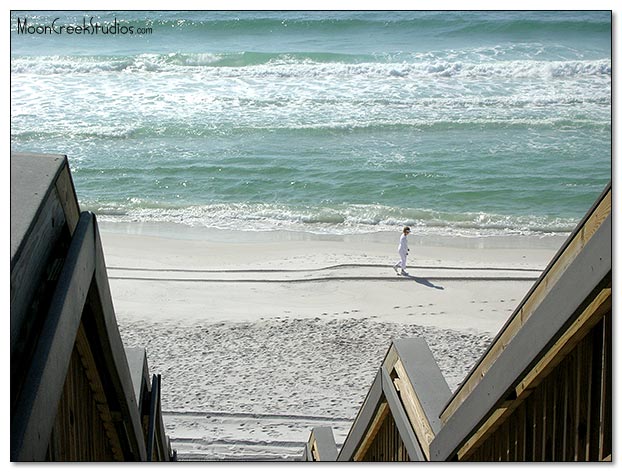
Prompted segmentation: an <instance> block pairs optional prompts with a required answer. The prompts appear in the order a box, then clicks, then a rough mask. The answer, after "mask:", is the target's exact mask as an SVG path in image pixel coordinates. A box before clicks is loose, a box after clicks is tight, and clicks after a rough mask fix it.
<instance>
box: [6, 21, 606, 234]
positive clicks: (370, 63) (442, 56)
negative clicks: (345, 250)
mask: <svg viewBox="0 0 622 472" xmlns="http://www.w3.org/2000/svg"><path fill="white" fill-rule="evenodd" d="M10 21H11V25H10V29H11V147H12V149H13V150H16V151H27V152H45V153H61V154H67V155H68V157H69V162H70V165H71V170H72V173H73V177H74V181H75V186H76V192H77V195H78V199H79V200H80V204H81V207H82V209H88V210H92V211H95V212H96V213H97V214H98V217H99V218H100V220H112V221H166V222H178V223H186V224H189V225H195V226H206V227H219V228H243V229H247V230H271V229H290V230H299V231H309V232H321V233H354V232H372V231H379V230H388V229H391V230H394V229H395V228H396V227H397V228H399V227H400V226H401V225H403V224H410V225H412V226H414V227H415V228H416V230H417V231H419V232H426V231H428V232H431V233H437V232H443V233H449V234H466V235H477V234H484V235H487V234H519V233H536V234H545V233H555V232H567V231H570V230H571V229H572V228H573V227H574V225H575V224H576V223H577V222H578V221H579V220H580V218H581V217H582V216H583V214H584V213H585V212H586V211H587V210H588V209H589V207H590V206H591V204H592V203H593V201H594V200H595V199H596V198H597V197H598V195H599V194H600V193H601V191H602V190H603V189H604V187H605V186H606V184H607V183H608V182H609V181H610V179H611V160H612V154H611V150H612V144H611V142H612V137H611V116H612V115H611V113H612V111H611V110H612V100H611V95H612V90H611V78H612V73H611V71H612V65H611V64H612V57H611V14H610V12H608V11H605V12H585V11H581V12H579V11H577V12H573V11H534V12H529V11H508V12H506V11H487V12H478V11H449V12H448V11H388V12H381V11H339V12H294V11H290V12H273V11H256V12H248V11H247V12H224V11H218V12H212V11H187V12H177V11H118V12H112V11H107V12H98V11H89V12H86V11H85V12H82V11H80V12H78V11H70V12H35V11H28V12H19V11H13V12H12V14H11V19H10Z"/></svg>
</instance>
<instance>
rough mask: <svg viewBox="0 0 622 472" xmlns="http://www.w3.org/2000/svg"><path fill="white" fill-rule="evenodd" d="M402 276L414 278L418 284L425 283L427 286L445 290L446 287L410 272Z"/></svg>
mask: <svg viewBox="0 0 622 472" xmlns="http://www.w3.org/2000/svg"><path fill="white" fill-rule="evenodd" d="M402 277H404V278H406V279H411V280H414V281H415V282H417V283H418V284H421V285H425V286H426V287H430V288H435V289H437V290H445V288H444V287H441V286H440V285H434V284H433V283H432V282H430V281H429V280H428V279H424V278H423V277H415V276H414V275H410V274H404V275H402Z"/></svg>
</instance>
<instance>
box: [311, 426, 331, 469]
mask: <svg viewBox="0 0 622 472" xmlns="http://www.w3.org/2000/svg"><path fill="white" fill-rule="evenodd" d="M312 436H313V438H314V439H315V447H316V450H317V453H318V456H319V460H320V461H322V462H326V461H329V462H334V461H336V460H337V444H336V443H335V436H334V435H333V430H332V428H330V427H328V426H319V427H316V428H313V431H312Z"/></svg>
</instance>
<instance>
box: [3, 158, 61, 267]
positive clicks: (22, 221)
mask: <svg viewBox="0 0 622 472" xmlns="http://www.w3.org/2000/svg"><path fill="white" fill-rule="evenodd" d="M65 166H67V157H66V156H62V155H47V154H26V153H11V267H13V261H14V260H16V258H17V257H19V253H20V251H21V249H22V247H23V245H24V243H25V242H26V241H27V240H28V236H29V233H30V232H31V231H32V230H33V228H34V227H35V226H36V225H37V221H38V217H39V215H40V214H41V213H42V212H43V213H44V210H43V208H44V203H45V202H46V200H47V199H48V198H49V196H50V193H52V192H54V191H55V186H54V183H55V182H56V179H57V178H58V175H59V174H60V172H61V171H62V169H63V167H65Z"/></svg>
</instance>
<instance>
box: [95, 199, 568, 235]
mask: <svg viewBox="0 0 622 472" xmlns="http://www.w3.org/2000/svg"><path fill="white" fill-rule="evenodd" d="M89 207H90V209H92V210H93V211H95V213H97V214H98V217H99V218H100V219H101V220H102V221H111V222H149V221H151V222H159V223H179V224H185V225H188V226H194V227H206V228H217V229H239V228H244V229H245V230H247V231H274V230H288V231H303V232H308V233H316V234H355V233H375V232H380V231H394V230H395V228H396V227H401V226H403V225H405V224H407V225H410V226H412V227H414V228H416V230H417V232H419V233H422V234H425V233H431V234H433V233H438V232H439V231H442V232H443V233H446V234H450V235H462V236H499V235H516V234H532V235H533V234H535V235H543V234H556V233H567V232H569V231H571V230H572V229H573V228H574V226H575V224H576V220H575V219H573V218H549V217H544V216H507V215H495V214H488V213H483V212H477V213H463V214H458V213H454V214H450V213H442V212H438V211H433V210H421V209H420V210H415V209H400V208H394V207H387V206H384V205H341V206H338V207H295V206H291V205H279V204H261V203H257V204H250V203H237V204H233V203H232V204H224V203H223V204H212V205H200V206H188V207H171V208H162V207H151V208H147V207H145V204H144V202H142V201H141V200H140V199H134V200H133V201H132V202H130V205H128V206H126V207H120V206H97V205H88V204H87V205H86V208H89Z"/></svg>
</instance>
